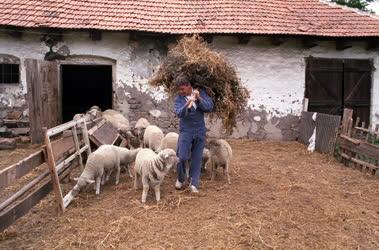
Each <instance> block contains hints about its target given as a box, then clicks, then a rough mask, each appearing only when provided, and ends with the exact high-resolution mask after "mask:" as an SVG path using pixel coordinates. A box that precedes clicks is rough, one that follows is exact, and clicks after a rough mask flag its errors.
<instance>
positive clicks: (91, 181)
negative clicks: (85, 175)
mask: <svg viewBox="0 0 379 250" xmlns="http://www.w3.org/2000/svg"><path fill="white" fill-rule="evenodd" d="M86 181H87V183H88V184H92V183H95V180H86Z"/></svg>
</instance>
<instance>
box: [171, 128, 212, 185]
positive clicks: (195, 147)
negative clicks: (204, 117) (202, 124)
mask: <svg viewBox="0 0 379 250" xmlns="http://www.w3.org/2000/svg"><path fill="white" fill-rule="evenodd" d="M204 145H205V132H198V133H196V132H180V133H179V139H178V150H177V156H178V157H179V163H178V165H177V173H178V180H179V181H180V182H182V183H183V182H184V181H185V179H186V161H188V160H189V159H191V168H190V173H189V176H190V178H191V185H194V186H195V187H197V188H198V187H199V182H200V173H201V162H202V159H203V150H204Z"/></svg>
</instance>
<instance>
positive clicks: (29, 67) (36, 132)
mask: <svg viewBox="0 0 379 250" xmlns="http://www.w3.org/2000/svg"><path fill="white" fill-rule="evenodd" d="M25 68H26V83H27V88H28V93H27V100H28V107H29V120H30V137H31V141H32V143H42V142H43V139H44V133H43V131H42V128H43V127H47V128H52V127H54V126H56V125H58V124H59V123H60V115H59V112H58V105H59V104H58V102H59V99H58V64H57V63H56V62H48V61H40V60H34V59H26V60H25Z"/></svg>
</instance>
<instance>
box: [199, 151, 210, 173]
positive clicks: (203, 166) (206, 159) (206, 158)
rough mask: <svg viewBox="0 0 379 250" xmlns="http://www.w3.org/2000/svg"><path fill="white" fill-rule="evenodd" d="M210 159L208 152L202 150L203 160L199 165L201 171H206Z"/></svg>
mask: <svg viewBox="0 0 379 250" xmlns="http://www.w3.org/2000/svg"><path fill="white" fill-rule="evenodd" d="M210 158H211V153H210V152H209V149H207V148H204V150H203V160H202V164H201V169H202V170H205V169H207V165H208V162H209V160H210Z"/></svg>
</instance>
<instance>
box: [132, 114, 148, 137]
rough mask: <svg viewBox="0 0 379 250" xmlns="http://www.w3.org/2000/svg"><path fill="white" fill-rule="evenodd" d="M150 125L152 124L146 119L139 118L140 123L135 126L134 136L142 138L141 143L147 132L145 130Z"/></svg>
mask: <svg viewBox="0 0 379 250" xmlns="http://www.w3.org/2000/svg"><path fill="white" fill-rule="evenodd" d="M149 125H150V122H149V121H148V120H147V119H146V118H143V117H141V118H139V119H138V121H137V122H136V125H134V134H135V135H137V136H138V138H140V140H141V142H142V139H143V134H144V132H145V129H146V128H147V126H149Z"/></svg>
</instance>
